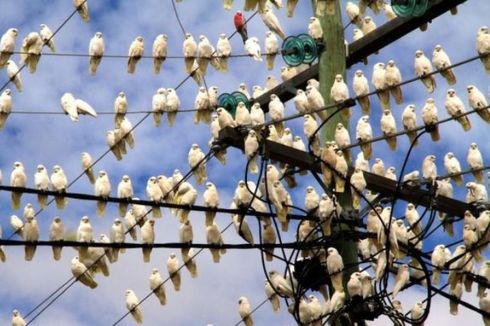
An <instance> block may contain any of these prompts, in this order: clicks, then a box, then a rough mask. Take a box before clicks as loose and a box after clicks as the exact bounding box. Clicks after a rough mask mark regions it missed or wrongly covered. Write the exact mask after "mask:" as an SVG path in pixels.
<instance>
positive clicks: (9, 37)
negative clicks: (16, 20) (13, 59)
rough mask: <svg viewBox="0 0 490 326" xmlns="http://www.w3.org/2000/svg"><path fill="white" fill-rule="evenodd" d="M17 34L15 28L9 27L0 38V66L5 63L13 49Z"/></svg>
mask: <svg viewBox="0 0 490 326" xmlns="http://www.w3.org/2000/svg"><path fill="white" fill-rule="evenodd" d="M18 34H19V31H18V30H17V28H9V29H8V30H7V31H6V32H5V33H4V34H3V35H2V37H1V38H0V67H3V66H5V65H6V64H7V61H8V60H9V59H10V56H11V55H12V54H13V52H14V51H15V42H16V40H17V36H18Z"/></svg>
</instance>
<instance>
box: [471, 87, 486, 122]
mask: <svg viewBox="0 0 490 326" xmlns="http://www.w3.org/2000/svg"><path fill="white" fill-rule="evenodd" d="M466 90H467V92H468V102H469V104H470V106H471V108H472V109H474V110H477V111H476V113H478V115H479V116H480V117H481V118H482V119H483V120H485V121H486V122H490V108H487V107H488V102H487V99H486V98H485V95H483V93H482V92H481V91H480V90H479V89H478V88H477V87H476V86H474V85H468V86H467V87H466Z"/></svg>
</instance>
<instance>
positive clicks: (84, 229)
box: [77, 216, 93, 242]
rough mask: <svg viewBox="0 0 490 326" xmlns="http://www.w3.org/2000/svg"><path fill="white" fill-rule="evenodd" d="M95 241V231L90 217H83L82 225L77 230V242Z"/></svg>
mask: <svg viewBox="0 0 490 326" xmlns="http://www.w3.org/2000/svg"><path fill="white" fill-rule="evenodd" d="M92 240H93V229H92V225H91V224H90V219H89V218H88V216H83V217H82V218H81V219H80V224H79V225H78V230H77V241H80V242H91V241H92Z"/></svg>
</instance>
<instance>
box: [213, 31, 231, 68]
mask: <svg viewBox="0 0 490 326" xmlns="http://www.w3.org/2000/svg"><path fill="white" fill-rule="evenodd" d="M231 51H232V48H231V44H230V40H229V39H228V37H227V36H226V34H224V33H221V34H220V35H219V39H218V43H217V44H216V58H217V60H218V64H219V67H220V69H219V70H220V71H223V72H226V71H228V58H229V57H230V55H231Z"/></svg>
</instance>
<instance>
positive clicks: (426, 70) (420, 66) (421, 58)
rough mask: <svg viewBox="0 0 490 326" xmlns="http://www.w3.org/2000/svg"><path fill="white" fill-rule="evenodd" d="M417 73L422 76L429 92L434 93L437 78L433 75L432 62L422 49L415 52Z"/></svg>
mask: <svg viewBox="0 0 490 326" xmlns="http://www.w3.org/2000/svg"><path fill="white" fill-rule="evenodd" d="M414 66H415V74H416V75H417V77H421V80H422V83H424V86H425V87H426V88H427V91H428V92H429V93H433V92H434V90H435V89H436V79H435V77H434V75H432V74H431V73H432V63H431V62H430V60H429V59H428V58H427V57H426V56H425V54H424V52H423V51H422V50H417V51H416V52H415V63H414ZM429 74H431V75H429Z"/></svg>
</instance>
